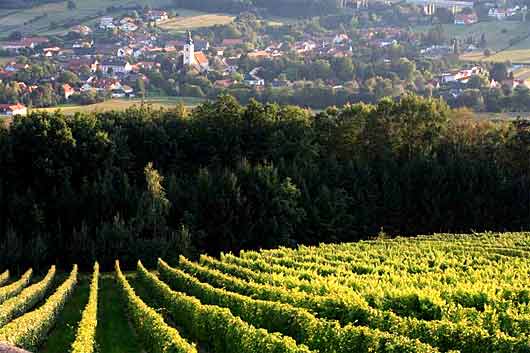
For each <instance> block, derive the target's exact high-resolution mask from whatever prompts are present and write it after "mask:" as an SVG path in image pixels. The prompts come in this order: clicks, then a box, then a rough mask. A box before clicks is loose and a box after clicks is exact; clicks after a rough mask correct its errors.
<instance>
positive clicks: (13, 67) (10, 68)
mask: <svg viewBox="0 0 530 353" xmlns="http://www.w3.org/2000/svg"><path fill="white" fill-rule="evenodd" d="M27 69H29V65H28V64H17V63H16V62H11V63H9V64H7V65H6V66H4V70H5V71H6V72H19V71H21V70H27Z"/></svg>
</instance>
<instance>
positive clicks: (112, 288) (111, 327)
mask: <svg viewBox="0 0 530 353" xmlns="http://www.w3.org/2000/svg"><path fill="white" fill-rule="evenodd" d="M98 300H99V307H98V328H97V333H96V342H97V344H98V346H99V350H98V352H99V353H140V352H142V351H143V349H142V347H141V345H140V343H139V342H138V339H137V337H136V335H135V333H134V331H133V329H132V327H131V325H130V324H129V321H128V319H127V313H126V307H125V303H124V301H123V298H122V297H121V296H120V291H119V289H118V286H117V284H116V282H115V277H114V274H102V275H101V277H100V292H99V298H98Z"/></svg>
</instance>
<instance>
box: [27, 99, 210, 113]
mask: <svg viewBox="0 0 530 353" xmlns="http://www.w3.org/2000/svg"><path fill="white" fill-rule="evenodd" d="M202 102H204V100H203V99H200V98H188V97H159V98H146V99H145V100H144V102H143V103H144V104H146V105H149V106H151V107H153V108H155V109H158V108H174V107H175V106H176V105H177V104H180V103H182V104H184V105H185V106H187V107H193V106H196V105H198V104H200V103H202ZM140 105H142V100H141V99H110V100H107V101H104V102H102V103H96V104H90V105H62V106H57V107H52V108H36V109H32V111H47V112H54V111H56V110H60V111H61V112H63V113H65V114H75V113H82V112H103V111H109V110H117V111H122V110H126V109H128V108H131V107H134V106H140Z"/></svg>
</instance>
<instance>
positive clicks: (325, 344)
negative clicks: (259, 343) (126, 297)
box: [158, 260, 437, 353]
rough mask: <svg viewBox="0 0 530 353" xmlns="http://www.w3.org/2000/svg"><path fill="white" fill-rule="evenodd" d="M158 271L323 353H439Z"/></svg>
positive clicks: (180, 274)
mask: <svg viewBox="0 0 530 353" xmlns="http://www.w3.org/2000/svg"><path fill="white" fill-rule="evenodd" d="M158 270H159V273H160V277H161V278H162V280H164V281H165V282H166V283H168V284H169V285H170V286H171V287H172V288H174V289H175V290H178V291H186V292H187V293H189V294H190V295H193V296H195V297H197V298H199V299H200V300H201V301H202V302H204V303H207V304H211V305H219V306H222V307H227V308H229V309H230V310H231V311H232V313H233V314H234V315H237V316H239V317H241V318H242V319H243V320H245V321H247V322H249V323H251V324H253V325H255V326H256V327H262V328H265V329H267V330H269V331H277V332H280V333H283V334H285V335H288V336H290V337H293V338H294V339H295V340H296V341H297V342H300V343H303V344H306V345H307V346H308V347H309V348H311V349H314V350H316V351H319V352H320V353H332V352H342V353H362V352H374V353H377V352H385V353H390V352H395V353H406V352H416V353H419V352H424V353H426V352H437V349H435V348H433V347H431V346H429V345H427V344H423V343H421V342H419V341H418V340H411V339H408V338H407V337H404V336H397V335H393V334H390V333H387V332H381V331H379V330H372V329H369V328H367V327H363V326H355V325H347V326H345V327H341V326H340V325H339V324H338V323H337V322H336V321H327V320H322V319H317V318H316V317H315V316H314V315H312V314H311V313H309V312H308V311H307V310H304V309H301V308H296V307H293V306H291V305H289V304H284V303H279V302H274V301H265V300H256V299H252V298H249V297H247V296H244V295H241V294H238V293H233V292H229V291H227V290H225V289H220V288H215V287H213V286H211V285H209V284H207V283H203V282H200V281H199V280H198V279H197V278H195V277H193V276H191V275H189V274H187V273H185V272H183V271H181V270H179V269H174V268H171V267H169V266H168V265H167V264H166V263H165V262H164V261H162V260H159V262H158Z"/></svg>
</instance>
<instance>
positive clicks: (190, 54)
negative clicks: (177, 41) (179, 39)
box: [182, 31, 209, 71]
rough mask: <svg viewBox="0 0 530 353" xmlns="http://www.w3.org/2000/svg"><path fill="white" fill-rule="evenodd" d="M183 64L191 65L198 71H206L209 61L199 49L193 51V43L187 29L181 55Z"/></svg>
mask: <svg viewBox="0 0 530 353" xmlns="http://www.w3.org/2000/svg"><path fill="white" fill-rule="evenodd" d="M182 63H183V65H184V66H192V67H195V68H196V69H198V70H199V71H208V69H209V62H208V58H207V57H206V55H205V54H204V53H203V52H201V51H197V52H196V51H195V44H194V42H193V39H192V38H191V32H189V31H188V39H187V40H186V43H185V44H184V53H183V57H182Z"/></svg>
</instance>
